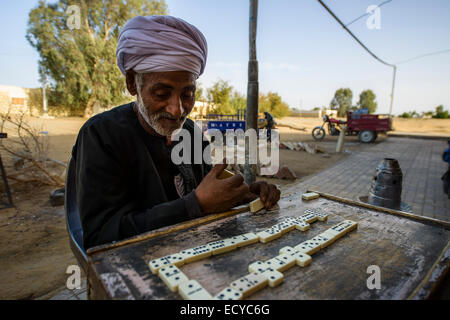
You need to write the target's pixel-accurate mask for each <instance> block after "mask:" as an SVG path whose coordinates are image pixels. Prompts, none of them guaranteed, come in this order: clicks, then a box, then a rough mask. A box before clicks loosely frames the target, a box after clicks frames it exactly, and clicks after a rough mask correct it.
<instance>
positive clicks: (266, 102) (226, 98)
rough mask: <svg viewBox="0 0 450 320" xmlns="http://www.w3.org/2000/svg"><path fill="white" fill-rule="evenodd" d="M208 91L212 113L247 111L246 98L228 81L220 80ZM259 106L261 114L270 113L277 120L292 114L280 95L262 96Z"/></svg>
mask: <svg viewBox="0 0 450 320" xmlns="http://www.w3.org/2000/svg"><path fill="white" fill-rule="evenodd" d="M206 91H207V100H208V103H209V104H211V105H212V106H213V109H212V110H211V111H210V112H211V113H217V114H236V113H237V111H238V110H246V109H247V99H246V97H245V96H244V95H243V94H241V93H239V92H237V91H235V90H234V89H233V87H232V86H231V85H230V84H229V83H228V81H224V80H218V81H217V82H215V83H213V85H212V86H211V87H210V88H207V89H206ZM258 104H259V106H258V109H259V112H264V111H268V112H270V113H271V114H272V115H273V116H274V117H277V118H281V117H285V116H288V115H290V113H291V110H290V109H289V106H288V105H287V104H286V103H285V102H283V101H282V99H281V97H280V96H279V95H278V93H274V92H269V93H268V94H260V95H259V102H258Z"/></svg>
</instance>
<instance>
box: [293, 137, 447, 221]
mask: <svg viewBox="0 0 450 320" xmlns="http://www.w3.org/2000/svg"><path fill="white" fill-rule="evenodd" d="M344 148H345V146H344ZM446 148H447V142H446V141H442V140H429V139H409V138H393V137H389V138H388V139H386V140H384V141H382V142H380V143H377V144H374V145H370V146H368V147H367V148H364V150H363V151H361V152H358V153H355V154H353V155H351V156H349V157H348V158H346V159H345V160H343V161H341V162H339V163H338V164H336V165H335V166H333V167H331V168H328V169H326V170H324V171H322V172H320V173H318V174H316V175H314V176H312V177H310V178H307V179H306V180H305V181H303V182H302V183H301V184H302V185H303V186H305V187H306V188H308V187H310V188H312V189H316V190H318V191H321V192H324V193H329V194H332V195H336V196H339V197H342V198H347V199H352V200H358V198H359V197H360V196H367V195H368V192H369V189H370V184H371V181H372V178H373V175H374V173H375V168H376V166H377V165H378V163H379V162H380V161H381V160H383V159H384V158H394V159H397V160H398V162H399V164H400V167H401V169H402V172H403V191H402V202H406V203H407V204H408V205H409V206H410V207H411V208H412V211H413V212H414V213H415V214H418V215H423V216H428V217H431V218H436V219H440V220H444V221H449V222H450V199H448V197H447V195H446V194H445V193H444V191H443V187H442V180H441V177H442V175H443V174H444V173H445V171H446V170H447V164H446V163H445V162H444V161H442V153H443V152H444V150H445V149H446Z"/></svg>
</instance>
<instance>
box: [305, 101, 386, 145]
mask: <svg viewBox="0 0 450 320" xmlns="http://www.w3.org/2000/svg"><path fill="white" fill-rule="evenodd" d="M323 121H324V122H323V124H322V126H317V127H315V128H314V129H313V131H312V136H313V138H314V139H315V140H322V139H323V138H325V134H326V133H325V129H324V126H325V124H327V125H328V134H329V135H331V136H338V135H339V133H340V132H341V130H345V134H346V135H347V136H356V135H357V136H358V138H359V141H361V142H363V143H370V142H374V141H375V140H376V139H377V137H378V133H386V132H388V131H391V130H392V119H391V118H390V117H389V116H388V115H382V114H369V113H368V112H366V111H364V109H363V110H362V111H361V110H358V111H355V112H347V121H343V120H338V119H334V118H330V117H328V116H327V115H325V116H323ZM344 128H345V129H344Z"/></svg>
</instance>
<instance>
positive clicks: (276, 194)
mask: <svg viewBox="0 0 450 320" xmlns="http://www.w3.org/2000/svg"><path fill="white" fill-rule="evenodd" d="M280 195H281V192H280V190H278V188H277V187H276V186H275V185H274V184H270V183H267V182H265V181H257V182H255V183H253V184H252V185H251V186H250V193H249V194H248V196H247V197H246V200H248V202H250V201H253V200H255V199H256V198H257V197H259V198H260V199H261V201H262V203H263V204H264V208H265V209H270V208H272V207H273V206H274V205H276V204H277V202H278V200H280Z"/></svg>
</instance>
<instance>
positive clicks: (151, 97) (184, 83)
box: [137, 71, 196, 136]
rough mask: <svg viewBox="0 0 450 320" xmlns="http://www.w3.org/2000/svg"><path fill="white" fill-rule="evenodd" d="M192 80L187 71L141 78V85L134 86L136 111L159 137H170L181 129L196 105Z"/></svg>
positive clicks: (156, 73)
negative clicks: (135, 88) (135, 89)
mask: <svg viewBox="0 0 450 320" xmlns="http://www.w3.org/2000/svg"><path fill="white" fill-rule="evenodd" d="M195 79H196V77H195V75H194V74H192V73H190V72H187V71H171V72H153V73H148V74H144V75H143V79H142V80H143V81H142V84H141V86H139V85H138V86H137V89H138V90H137V104H138V108H139V111H140V113H141V115H142V116H143V118H144V120H145V121H146V122H147V123H148V124H149V125H150V126H151V127H152V128H153V129H154V130H155V131H156V132H157V133H158V134H160V135H162V136H170V135H171V134H172V133H173V132H174V131H175V130H176V129H179V128H181V127H182V126H183V124H184V121H185V120H186V117H187V115H188V114H189V113H190V112H191V110H192V108H193V107H194V104H195V89H196V88H195ZM139 89H140V90H139Z"/></svg>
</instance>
